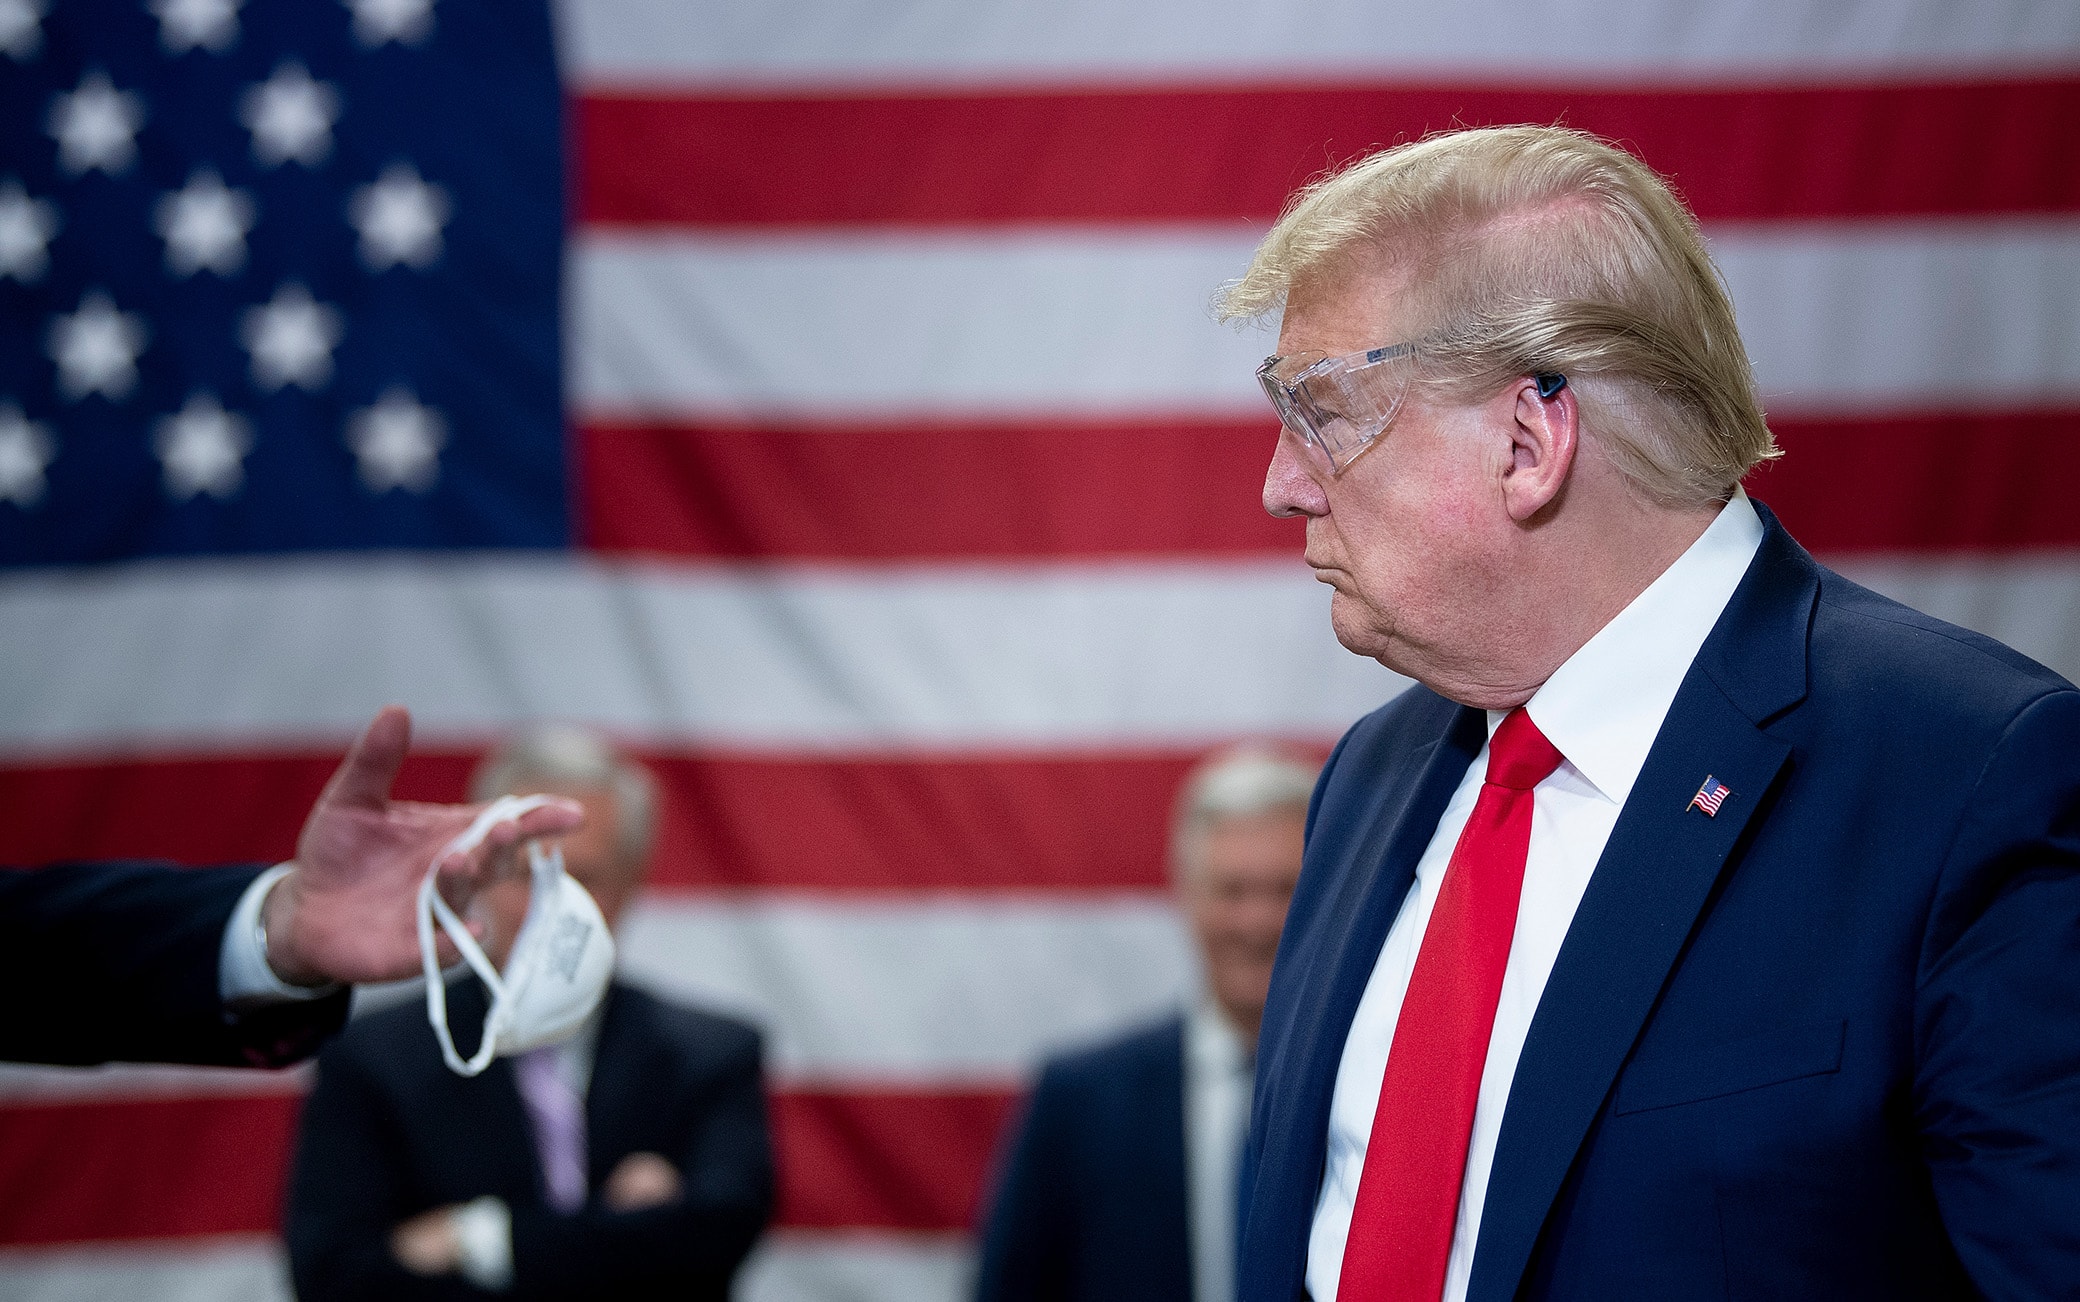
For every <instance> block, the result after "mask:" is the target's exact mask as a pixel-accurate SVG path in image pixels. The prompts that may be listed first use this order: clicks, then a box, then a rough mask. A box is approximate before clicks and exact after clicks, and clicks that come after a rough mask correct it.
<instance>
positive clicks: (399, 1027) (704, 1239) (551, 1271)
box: [287, 980, 773, 1302]
mask: <svg viewBox="0 0 2080 1302" xmlns="http://www.w3.org/2000/svg"><path fill="white" fill-rule="evenodd" d="M449 1016H450V1019H451V1020H450V1025H451V1026H453V1027H454V1028H455V1033H456V1040H457V1043H460V1044H471V1045H473V1044H475V1043H476V1041H477V1035H478V1028H480V1027H481V1026H482V1025H483V1016H484V995H483V987H482V986H481V985H479V984H478V983H477V982H476V981H474V980H465V981H461V982H458V983H456V984H455V985H454V987H453V988H452V989H451V991H450V994H449ZM759 1060H760V1043H759V1036H758V1033H757V1032H756V1031H754V1030H753V1029H752V1028H751V1027H749V1026H746V1025H744V1024H743V1023H741V1022H737V1021H733V1020H730V1019H728V1018H723V1017H717V1016H714V1015H711V1014H708V1013H701V1012H695V1011H694V1010H692V1009H689V1008H682V1007H680V1006H678V1005H676V1004H669V1003H666V1002H664V1001H663V1000H660V999H658V998H656V997H654V996H652V995H649V994H645V993H644V992H643V991H641V990H638V989H636V988H634V987H632V986H627V985H623V984H620V983H619V982H617V983H615V985H614V986H613V987H612V989H611V990H610V991H609V993H608V995H607V999H606V1003H605V1012H604V1013H603V1020H602V1022H601V1023H600V1032H599V1045H598V1049H597V1052H596V1056H595V1058H594V1062H593V1069H592V1083H591V1087H590V1088H589V1090H588V1091H587V1094H586V1100H585V1121H586V1146H587V1163H588V1165H589V1167H590V1168H591V1169H590V1186H591V1188H592V1190H593V1191H594V1195H595V1196H594V1197H593V1198H592V1199H590V1200H588V1202H587V1203H586V1205H585V1206H584V1207H582V1208H580V1209H579V1210H578V1211H577V1212H576V1213H575V1214H572V1215H564V1214H562V1213H559V1212H557V1211H554V1210H553V1209H551V1208H550V1207H549V1206H548V1205H547V1203H546V1202H545V1201H544V1196H543V1192H542V1179H541V1168H540V1163H539V1161H538V1159H537V1158H536V1156H535V1145H534V1132H533V1130H532V1129H531V1127H530V1124H529V1122H528V1119H527V1110H526V1105H525V1104H523V1103H522V1102H521V1100H520V1091H519V1088H518V1086H517V1085H516V1084H515V1083H514V1080H513V1069H512V1064H511V1063H510V1062H509V1061H507V1060H506V1059H503V1058H500V1059H495V1060H494V1061H493V1062H492V1064H491V1065H490V1067H488V1068H487V1069H486V1070H485V1071H484V1073H483V1074H482V1075H480V1076H476V1077H462V1076H458V1075H456V1074H454V1073H453V1072H451V1071H449V1070H448V1067H447V1065H446V1064H445V1063H444V1062H442V1061H441V1055H440V1048H439V1046H438V1044H437V1043H436V1042H435V1040H434V1036H433V1030H432V1028H431V1027H429V1026H428V1025H427V1021H426V1007H425V1004H424V1003H423V1002H421V1001H414V1002H412V1003H410V1004H407V1005H404V1006H401V1007H397V1008H390V1009H386V1010H384V1011H382V1012H379V1013H374V1014H371V1015H370V1016H368V1017H365V1018H362V1019H360V1020H358V1021H356V1022H355V1023H354V1024H353V1025H351V1026H349V1027H348V1028H347V1030H346V1032H345V1033H344V1034H343V1035H341V1036H340V1037H339V1039H338V1040H336V1041H334V1042H333V1044H332V1045H331V1046H329V1047H328V1048H327V1049H326V1050H325V1052H324V1053H323V1054H321V1055H320V1056H319V1059H318V1080H317V1084H316V1085H315V1086H314V1087H313V1088H312V1090H311V1094H310V1098H309V1099H308V1101H307V1102H306V1103H305V1104H304V1110H303V1122H302V1133H301V1134H300V1136H299V1137H298V1141H297V1148H296V1163H295V1170H294V1172H293V1174H292V1176H291V1180H290V1190H289V1212H288V1226H287V1238H288V1242H289V1260H290V1264H291V1267H292V1271H293V1273H294V1275H295V1280H296V1291H297V1294H298V1296H300V1297H302V1298H304V1299H306V1302H316V1300H318V1299H348V1298H379V1299H384V1300H385V1302H401V1300H402V1299H408V1298H467V1297H486V1296H493V1295H490V1294H486V1293H484V1292H482V1291H481V1290H479V1289H477V1288H475V1287H474V1286H473V1285H471V1284H469V1283H467V1282H466V1281H463V1280H461V1279H459V1278H454V1277H448V1278H441V1279H426V1278H423V1277H420V1276H417V1275H413V1274H411V1273H410V1272H408V1271H406V1270H405V1269H404V1268H403V1267H402V1266H400V1265H399V1264H398V1262H397V1260H396V1258H395V1257H393V1256H392V1255H391V1253H390V1246H389V1237H390V1232H391V1230H392V1229H394V1228H395V1227H396V1226H397V1225H398V1224H399V1223H400V1222H402V1221H405V1220H407V1219H409V1218H410V1217H412V1216H415V1215H417V1214H418V1213H420V1212H423V1211H426V1210H428V1209H429V1208H433V1207H440V1206H444V1205H447V1204H450V1203H461V1202H467V1201H469V1200H470V1199H473V1198H477V1197H480V1196H482V1195H485V1194H494V1195H497V1196H498V1197H500V1198H503V1199H504V1200H505V1202H506V1205H507V1206H508V1207H509V1208H510V1209H511V1210H512V1216H513V1288H512V1290H511V1291H510V1292H508V1293H504V1294H498V1295H496V1296H501V1297H508V1298H514V1299H527V1298H595V1297H614V1298H645V1297H673V1298H690V1299H698V1298H717V1299H719V1298H724V1297H727V1296H728V1292H729V1280H730V1276H731V1275H732V1274H733V1273H734V1272H735V1271H736V1269H737V1266H738V1265H739V1264H740V1263H741V1262H742V1261H743V1260H744V1256H745V1254H746V1253H748V1252H749V1251H750V1250H751V1245H752V1242H753V1241H754V1240H755V1239H757V1237H758V1235H759V1232H760V1231H761V1230H762V1229H763V1228H764V1226H765V1223H766V1220H767V1218H768V1217H769V1216H770V1215H771V1214H772V1208H773V1160H772V1151H771V1146H770V1143H769V1141H768V1139H767V1133H766V1109H765V1097H764V1092H763V1089H762V1086H761V1080H760V1070H759ZM638 1152H653V1153H657V1154H660V1155H662V1156H663V1157H665V1158H667V1159H669V1160H670V1161H671V1162H672V1164H673V1165H674V1166H676V1167H678V1168H679V1173H680V1177H681V1178H682V1179H683V1180H684V1181H685V1194H684V1197H683V1198H682V1199H681V1200H680V1201H678V1202H676V1203H673V1204H670V1205H667V1206H663V1207H657V1208H651V1209H647V1210H644V1211H638V1212H628V1213H620V1212H611V1211H608V1210H607V1209H606V1208H605V1207H604V1206H602V1205H601V1204H600V1203H599V1201H598V1199H597V1196H596V1195H597V1191H598V1189H599V1187H600V1186H601V1185H602V1184H603V1183H604V1182H605V1181H606V1178H607V1176H608V1174H609V1173H611V1172H612V1171H613V1169H614V1167H615V1166H616V1164H618V1163H619V1162H620V1161H621V1160H622V1159H623V1158H625V1157H627V1156H628V1155H629V1154H631V1153H638Z"/></svg>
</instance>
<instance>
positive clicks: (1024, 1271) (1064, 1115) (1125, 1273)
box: [976, 1017, 1192, 1302]
mask: <svg viewBox="0 0 2080 1302" xmlns="http://www.w3.org/2000/svg"><path fill="white" fill-rule="evenodd" d="M1184 1160H1185V1159H1184V1019H1183V1018H1181V1017H1171V1018H1167V1019H1165V1020H1163V1021H1161V1022H1158V1023H1157V1024H1155V1025H1154V1026H1151V1027H1148V1028H1147V1029H1145V1030H1140V1031H1136V1032H1134V1033H1133V1034H1131V1035H1128V1036H1126V1037H1124V1038H1122V1039H1119V1040H1114V1041H1112V1042H1110V1043H1107V1044H1103V1045H1099V1046H1098V1047H1096V1048H1092V1049H1087V1050H1084V1051H1083V1052H1080V1053H1073V1054H1069V1055H1066V1056H1064V1057H1061V1058H1057V1059H1055V1060H1054V1061H1052V1062H1050V1063H1048V1064H1047V1067H1046V1069H1045V1070H1044V1071H1043V1072H1042V1073H1041V1076H1040V1083H1039V1084H1038V1085H1037V1086H1036V1087H1035V1088H1034V1090H1033V1095H1032V1098H1031V1100H1030V1101H1029V1102H1028V1104H1027V1106H1026V1112H1025V1116H1024V1118H1023V1120H1022V1121H1021V1122H1020V1124H1019V1128H1018V1131H1017V1135H1016V1138H1015V1139H1014V1140H1013V1142H1012V1144H1011V1147H1010V1149H1009V1150H1008V1151H1007V1153H1006V1157H1005V1161H1004V1163H1003V1174H1002V1177H1001V1179H1000V1180H999V1181H998V1186H997V1192H996V1197H995V1198H994V1200H993V1201H992V1206H991V1208H990V1213H989V1220H988V1223H987V1225H986V1226H985V1227H984V1230H983V1236H982V1270H981V1276H980V1282H979V1284H978V1286H977V1289H976V1293H977V1296H978V1297H979V1298H980V1299H982V1302H1071V1300H1072V1299H1073V1300H1075V1302H1113V1300H1114V1299H1129V1298H1131V1299H1135V1300H1136V1302H1190V1299H1191V1296H1192V1263H1191V1246H1190V1238H1189V1231H1188V1230H1187V1228H1186V1226H1187V1223H1188V1218H1187V1214H1186V1210H1185V1173H1184Z"/></svg>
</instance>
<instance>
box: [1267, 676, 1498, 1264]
mask: <svg viewBox="0 0 2080 1302" xmlns="http://www.w3.org/2000/svg"><path fill="white" fill-rule="evenodd" d="M1410 690H1420V689H1413V688H1412V689H1410ZM1438 704H1439V706H1440V707H1441V710H1442V711H1447V712H1448V713H1446V714H1445V718H1446V719H1447V721H1448V722H1447V726H1446V728H1445V732H1444V735H1443V736H1441V737H1440V738H1439V739H1438V740H1437V741H1436V742H1434V743H1432V744H1431V745H1430V746H1429V747H1428V748H1427V752H1426V753H1419V754H1417V755H1414V756H1412V757H1411V759H1410V765H1411V767H1413V768H1415V769H1416V770H1417V771H1418V772H1419V773H1420V775H1421V776H1420V777H1419V778H1418V780H1417V781H1416V782H1415V783H1414V785H1413V786H1412V787H1410V786H1403V785H1399V784H1395V783H1390V782H1385V781H1378V783H1377V788H1378V791H1379V798H1378V802H1377V804H1376V805H1375V806H1374V807H1373V809H1371V810H1369V811H1368V812H1367V814H1366V816H1365V818H1364V822H1363V828H1364V830H1363V834H1362V835H1361V836H1359V837H1358V839H1357V840H1356V842H1355V843H1354V844H1353V846H1352V848H1351V849H1350V851H1349V852H1348V853H1347V854H1346V855H1345V857H1344V860H1343V862H1342V863H1341V864H1340V865H1338V867H1337V869H1336V870H1335V871H1336V876H1335V878H1334V881H1335V882H1336V885H1335V887H1334V888H1333V889H1334V894H1333V896H1332V898H1331V899H1330V900H1329V901H1328V902H1327V903H1326V904H1325V905H1324V906H1323V907H1322V908H1321V909H1320V910H1319V911H1318V916H1319V917H1321V918H1323V919H1324V922H1325V930H1324V931H1323V932H1322V933H1321V934H1319V935H1317V936H1313V937H1310V938H1309V941H1308V944H1307V946H1306V948H1305V950H1304V951H1294V953H1293V958H1294V959H1295V960H1297V961H1299V962H1301V963H1304V964H1306V966H1305V967H1303V968H1301V970H1299V971H1297V972H1296V973H1295V974H1294V975H1293V978H1292V982H1291V986H1290V988H1291V989H1293V990H1294V991H1295V992H1296V996H1295V1000H1294V1005H1295V1012H1294V1015H1293V1026H1294V1032H1293V1034H1292V1036H1291V1038H1290V1039H1289V1040H1288V1041H1287V1042H1286V1043H1285V1044H1284V1045H1283V1046H1281V1052H1280V1055H1279V1058H1278V1060H1276V1061H1260V1062H1259V1063H1258V1071H1257V1080H1258V1088H1259V1097H1258V1099H1257V1103H1256V1107H1255V1109H1254V1110H1253V1117H1252V1125H1253V1126H1257V1124H1258V1119H1260V1118H1261V1119H1262V1120H1263V1121H1264V1123H1265V1124H1263V1125H1261V1126H1260V1127H1259V1133H1260V1134H1261V1135H1262V1136H1263V1139H1264V1150H1263V1155H1262V1159H1261V1162H1260V1163H1259V1168H1258V1169H1260V1170H1262V1171H1266V1172H1278V1173H1279V1176H1280V1178H1279V1180H1277V1181H1270V1182H1258V1183H1257V1185H1256V1187H1255V1188H1254V1189H1253V1190H1252V1191H1251V1200H1252V1202H1253V1203H1264V1202H1267V1201H1268V1202H1270V1203H1277V1202H1279V1201H1286V1202H1289V1203H1291V1204H1292V1205H1294V1206H1304V1207H1306V1208H1309V1209H1311V1208H1312V1207H1313V1205H1314V1197H1315V1192H1316V1189H1317V1188H1318V1186H1319V1185H1320V1183H1321V1176H1322V1168H1323V1164H1324V1161H1325V1159H1326V1153H1327V1144H1328V1121H1329V1104H1330V1101H1331V1099H1332V1097H1333V1096H1334V1093H1335V1087H1336V1069H1337V1066H1338V1064H1339V1063H1340V1062H1341V1061H1342V1059H1343V1043H1344V1040H1345V1038H1346V1037H1347V1036H1348V1035H1349V1033H1350V1025H1351V1019H1352V1018H1353V1017H1354V1016H1356V1014H1357V1011H1358V1002H1359V1000H1360V999H1361V998H1362V997H1363V996H1364V993H1365V984H1366V982H1367V981H1368V980H1370V979H1371V976H1372V968H1373V965H1374V963H1376V962H1377V961H1378V958H1379V950H1380V946H1381V945H1382V944H1384V943H1385V941H1386V937H1387V932H1388V930H1389V929H1390V928H1391V927H1392V926H1393V923H1394V918H1395V916H1396V915H1397V914H1398V913H1399V912H1400V909H1401V903H1402V900H1403V898H1404V897H1405V896H1406V895H1407V894H1408V888H1409V885H1410V883H1412V882H1413V881H1414V880H1415V871H1416V863H1417V861H1418V860H1420V859H1421V858H1422V857H1423V850H1424V849H1425V847H1427V846H1428V845H1429V844H1430V837H1431V835H1432V834H1433V833H1434V832H1435V831H1436V830H1437V820H1438V817H1439V816H1440V815H1441V814H1442V813H1443V812H1444V807H1445V805H1446V804H1447V803H1449V802H1450V800H1451V796H1452V792H1453V791H1454V790H1455V789H1457V787H1458V785H1459V781H1460V779H1461V778H1463V777H1464V776H1465V774H1466V766H1467V765H1468V764H1470V763H1471V762H1472V761H1473V757H1474V755H1475V754H1477V753H1478V752H1479V751H1480V748H1481V746H1482V744H1483V743H1484V742H1485V741H1486V739H1487V719H1486V716H1485V715H1484V714H1483V713H1482V712H1481V711H1479V710H1471V709H1465V708H1454V707H1452V706H1450V705H1449V703H1447V702H1443V701H1440V702H1439V703H1438ZM1360 780H1365V781H1372V780H1376V779H1375V775H1363V776H1361V778H1360ZM1404 793H1405V794H1404ZM1397 796H1398V797H1399V799H1398V800H1397ZM1288 1091H1290V1092H1288ZM1252 1219H1254V1213H1253V1214H1252ZM1272 1219H1279V1218H1272ZM1267 1223H1269V1222H1268V1221H1267ZM1279 1255H1280V1256H1281V1257H1283V1258H1285V1259H1287V1260H1288V1261H1296V1262H1297V1263H1298V1265H1297V1267H1296V1268H1295V1269H1296V1271H1297V1270H1304V1268H1305V1263H1306V1255H1307V1245H1306V1236H1305V1224H1304V1219H1303V1220H1302V1222H1301V1227H1300V1230H1299V1237H1298V1240H1297V1242H1294V1243H1286V1244H1282V1245H1281V1249H1280V1253H1279ZM1297 1290H1298V1283H1297V1274H1296V1278H1295V1283H1294V1291H1295V1292H1297Z"/></svg>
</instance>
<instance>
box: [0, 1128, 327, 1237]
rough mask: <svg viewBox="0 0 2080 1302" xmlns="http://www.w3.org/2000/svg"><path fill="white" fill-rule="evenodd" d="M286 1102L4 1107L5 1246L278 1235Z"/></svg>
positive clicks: (0, 1171) (289, 1134)
mask: <svg viewBox="0 0 2080 1302" xmlns="http://www.w3.org/2000/svg"><path fill="white" fill-rule="evenodd" d="M297 1108H298V1101H297V1099H296V1098H294V1097H292V1096H284V1095H258V1096H241V1097H236V1098H172V1099H149V1100H140V1101H135V1102H121V1103H110V1102H96V1103H57V1104H26V1105H11V1106H8V1107H0V1243H71V1242H78V1241H82V1240H91V1239H161V1238H176V1237H184V1236H188V1235H200V1234H239V1233H250V1232H253V1231H260V1230H271V1229H273V1228H274V1227H275V1221H276V1217H277V1215H278V1212H277V1209H278V1208H279V1207H280V1206H281V1204H282V1195H283V1190H284V1187H285V1186H284V1182H283V1176H284V1173H285V1172H286V1170H287V1159H288V1154H289V1150H290V1144H291V1141H292V1139H293V1137H294V1135H295V1131H296V1112H297Z"/></svg>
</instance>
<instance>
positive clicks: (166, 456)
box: [152, 393, 253, 502]
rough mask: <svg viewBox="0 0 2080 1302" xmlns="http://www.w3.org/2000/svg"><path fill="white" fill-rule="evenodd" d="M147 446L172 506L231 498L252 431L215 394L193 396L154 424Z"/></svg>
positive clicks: (240, 484) (241, 483) (242, 481)
mask: <svg viewBox="0 0 2080 1302" xmlns="http://www.w3.org/2000/svg"><path fill="white" fill-rule="evenodd" d="M152 446H153V447H154V448H156V449H157V450H158V453H159V461H160V463H161V464H162V465H163V466H164V467H165V470H166V492H167V495H168V496H169V497H172V498H173V499H174V500H175V501H177V502H185V501H187V500H188V499H189V498H191V497H194V496H196V495H197V494H200V493H208V494H209V495H210V496H211V497H215V498H219V499H222V498H228V497H235V496H237V495H238V490H239V489H240V488H242V487H243V486H244V485H245V481H246V467H245V458H246V453H248V452H250V451H252V450H253V426H252V422H250V421H248V420H247V419H246V418H245V417H243V416H240V415H237V414H235V413H233V412H228V411H225V410H224V407H223V404H221V403H219V402H218V401H217V396H216V395H215V394H213V393H197V394H193V395H191V396H190V397H189V398H188V401H187V405H185V406H183V407H182V408H181V409H180V410H179V411H178V412H176V413H174V414H173V415H171V416H165V417H162V418H161V419H160V420H159V423H158V427H157V428H156V429H155V430H154V431H153V432H152Z"/></svg>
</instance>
